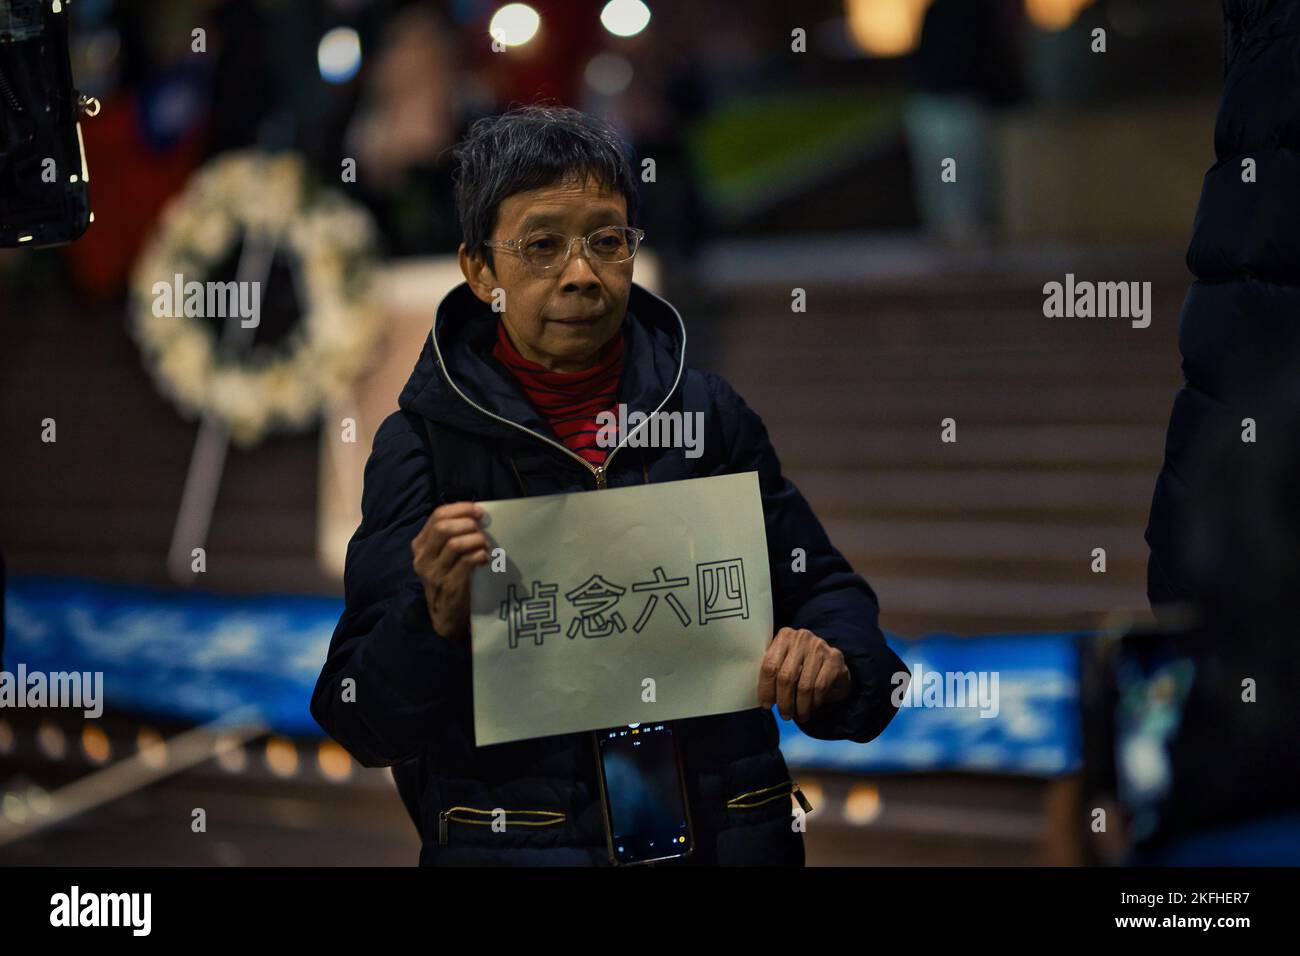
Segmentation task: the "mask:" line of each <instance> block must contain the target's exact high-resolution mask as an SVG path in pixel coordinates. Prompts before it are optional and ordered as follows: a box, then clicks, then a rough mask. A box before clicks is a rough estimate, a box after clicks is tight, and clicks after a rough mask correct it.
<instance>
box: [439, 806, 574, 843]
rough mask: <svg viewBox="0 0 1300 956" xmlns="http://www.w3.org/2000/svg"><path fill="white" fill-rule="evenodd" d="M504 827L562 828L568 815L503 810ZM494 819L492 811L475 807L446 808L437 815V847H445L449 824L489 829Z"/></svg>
mask: <svg viewBox="0 0 1300 956" xmlns="http://www.w3.org/2000/svg"><path fill="white" fill-rule="evenodd" d="M500 809H502V811H503V812H504V814H505V827H506V830H509V829H510V828H511V827H521V826H522V827H555V826H563V824H564V822H565V821H566V820H568V819H569V815H568V814H567V813H565V812H563V811H560V810H505V809H504V808H500ZM495 819H496V817H495V815H494V810H483V809H480V808H477V807H448V808H447V809H446V810H443V811H442V812H441V813H439V814H438V845H439V846H446V845H447V842H448V839H449V830H450V824H452V823H466V824H469V825H470V826H480V827H490V826H492V823H493V821H494V820H495Z"/></svg>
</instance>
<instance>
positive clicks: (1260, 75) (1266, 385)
mask: <svg viewBox="0 0 1300 956" xmlns="http://www.w3.org/2000/svg"><path fill="white" fill-rule="evenodd" d="M1224 68H1225V72H1226V78H1225V84H1224V94H1223V101H1222V103H1221V105H1220V108H1219V115H1218V120H1217V122H1216V125H1215V132H1214V149H1215V157H1216V160H1217V161H1216V162H1215V164H1214V165H1213V166H1212V167H1211V168H1210V170H1209V172H1208V173H1206V175H1205V181H1204V185H1203V187H1202V192H1201V199H1200V204H1199V206H1198V207H1197V210H1196V219H1195V223H1194V225H1193V232H1192V240H1191V244H1190V246H1189V247H1188V251H1187V265H1188V268H1190V269H1191V271H1192V272H1193V273H1194V274H1195V276H1196V281H1195V282H1194V283H1193V284H1192V287H1191V289H1190V290H1189V291H1188V293H1187V298H1186V300H1185V301H1184V303H1183V309H1182V313H1181V315H1180V317H1179V331H1178V344H1179V350H1180V351H1181V353H1182V356H1183V363H1182V366H1183V375H1184V380H1185V384H1184V385H1183V387H1182V388H1181V389H1180V390H1179V392H1178V394H1177V395H1176V397H1175V399H1174V407H1173V412H1172V413H1171V416H1170V421H1169V429H1168V433H1167V437H1166V442H1165V459H1164V464H1163V467H1162V469H1161V472H1160V476H1159V478H1158V480H1157V483H1156V488H1155V493H1154V496H1153V499H1152V505H1151V516H1150V520H1149V522H1148V525H1147V530H1146V540H1147V543H1148V544H1149V545H1150V547H1151V556H1150V561H1149V564H1148V574H1147V591H1148V596H1149V598H1150V600H1151V603H1152V604H1153V605H1155V606H1157V608H1158V607H1159V606H1160V605H1162V604H1165V603H1169V602H1188V603H1191V604H1199V603H1203V602H1204V599H1205V591H1206V589H1207V586H1208V585H1207V575H1208V574H1212V573H1214V570H1215V569H1216V568H1217V569H1222V568H1223V567H1226V566H1230V565H1231V563H1232V560H1233V557H1232V556H1231V555H1223V554H1219V555H1210V554H1204V553H1200V552H1199V551H1198V547H1199V542H1200V541H1201V540H1202V536H1201V535H1199V534H1198V531H1197V523H1198V520H1199V519H1200V517H1201V515H1202V513H1203V512H1204V511H1205V510H1206V509H1207V508H1212V507H1216V506H1217V505H1216V503H1215V502H1214V500H1213V496H1212V493H1211V492H1210V490H1209V489H1210V487H1211V484H1210V482H1211V479H1212V477H1213V473H1214V472H1215V470H1216V469H1218V468H1221V467H1222V465H1223V463H1224V462H1225V461H1226V459H1225V457H1224V456H1225V455H1228V454H1231V453H1232V451H1233V449H1236V450H1237V451H1238V452H1244V453H1249V452H1250V450H1251V449H1252V448H1253V447H1254V446H1252V445H1250V444H1243V443H1242V441H1241V434H1242V432H1243V430H1244V426H1243V424H1242V422H1243V420H1244V419H1247V418H1249V419H1252V420H1254V422H1255V425H1256V430H1257V435H1258V438H1257V440H1258V441H1270V440H1277V438H1278V429H1277V428H1276V427H1270V426H1276V425H1278V424H1279V423H1278V421H1277V419H1276V415H1275V403H1276V402H1277V401H1278V399H1279V396H1281V395H1282V394H1283V390H1284V389H1286V388H1288V387H1290V386H1291V385H1292V384H1293V383H1294V382H1295V381H1296V380H1297V377H1298V376H1300V228H1298V227H1297V223H1300V93H1297V91H1298V90H1300V0H1225V3H1224ZM1258 504H1259V507H1260V508H1270V507H1277V506H1278V505H1280V504H1281V503H1280V502H1263V501H1261V502H1259V503H1258ZM1202 550H1203V549H1202Z"/></svg>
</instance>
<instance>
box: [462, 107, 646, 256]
mask: <svg viewBox="0 0 1300 956" xmlns="http://www.w3.org/2000/svg"><path fill="white" fill-rule="evenodd" d="M453 156H454V157H455V158H456V159H457V160H459V165H458V166H457V168H456V171H455V173H453V178H454V180H455V183H456V212H457V215H458V216H459V218H460V228H461V234H462V239H463V241H464V243H465V250H466V252H467V253H468V254H470V255H474V254H475V253H476V252H477V253H480V254H482V255H484V256H485V257H486V259H487V263H488V265H489V266H493V262H492V250H491V249H489V248H487V247H486V246H484V245H483V240H485V239H488V238H490V237H491V236H492V230H493V229H495V228H496V224H497V213H498V209H499V207H500V205H501V201H502V200H503V199H506V198H507V197H509V196H512V195H514V194H515V193H520V192H526V191H528V190H530V189H540V188H542V187H544V186H553V185H556V184H557V183H560V182H565V181H567V180H569V179H574V178H576V179H579V180H581V179H583V178H584V177H585V176H591V177H594V178H595V179H596V181H597V182H599V183H600V184H601V185H602V186H604V187H605V188H606V189H608V190H610V191H611V192H617V193H622V194H623V197H624V198H625V199H626V200H627V224H628V225H629V226H635V225H636V214H637V191H636V179H635V178H634V177H633V174H632V164H631V161H630V159H629V157H628V155H627V153H626V152H625V149H624V144H623V139H622V137H621V136H619V134H618V131H617V130H615V129H614V127H613V126H612V125H611V124H610V123H609V122H607V121H606V120H604V119H601V118H599V117H596V116H590V115H588V114H586V113H583V112H581V111H580V110H575V109H571V108H569V107H565V106H543V105H531V106H520V107H516V108H515V109H512V110H510V111H509V112H507V113H503V114H501V115H500V116H485V117H482V118H480V119H477V120H475V121H474V123H473V124H472V125H471V126H470V128H469V132H468V133H467V134H466V136H465V139H464V140H462V141H461V142H460V143H459V144H458V145H457V146H456V148H455V150H454V151H453ZM493 267H494V268H495V266H493Z"/></svg>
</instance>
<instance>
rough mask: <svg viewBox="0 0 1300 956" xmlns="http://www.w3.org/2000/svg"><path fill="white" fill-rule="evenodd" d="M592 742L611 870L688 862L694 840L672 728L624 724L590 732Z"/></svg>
mask: <svg viewBox="0 0 1300 956" xmlns="http://www.w3.org/2000/svg"><path fill="white" fill-rule="evenodd" d="M592 737H593V739H594V742H595V747H596V764H597V766H598V767H599V768H600V798H601V802H602V804H603V805H604V808H605V836H606V838H607V839H608V841H609V856H610V859H611V860H612V861H613V862H614V864H616V865H632V864H637V863H657V862H659V861H660V860H672V859H677V858H680V857H685V856H689V855H690V854H691V853H692V852H693V851H694V849H695V837H694V834H693V833H692V830H691V814H690V807H689V805H688V803H687V799H686V777H685V774H684V773H683V772H682V754H681V748H680V747H679V746H678V743H677V735H676V733H675V732H674V730H673V725H672V723H671V722H670V721H665V722H661V723H654V724H627V725H626V726H620V727H612V728H610V729H608V730H597V731H593V733H592Z"/></svg>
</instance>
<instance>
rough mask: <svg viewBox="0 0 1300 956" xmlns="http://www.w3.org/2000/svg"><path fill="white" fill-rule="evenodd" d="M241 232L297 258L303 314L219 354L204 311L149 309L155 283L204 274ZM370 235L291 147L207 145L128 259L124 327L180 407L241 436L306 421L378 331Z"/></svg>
mask: <svg viewBox="0 0 1300 956" xmlns="http://www.w3.org/2000/svg"><path fill="white" fill-rule="evenodd" d="M251 234H258V235H262V236H268V237H272V238H273V241H274V242H275V243H276V245H277V247H279V248H282V249H285V250H287V251H288V252H289V253H290V254H291V256H292V257H293V258H295V259H296V260H297V265H296V267H295V268H296V269H297V270H298V272H297V278H298V284H297V288H298V297H299V302H298V304H299V308H300V310H301V315H300V319H299V321H298V322H297V324H296V325H295V326H294V327H293V329H292V330H291V331H290V332H289V334H288V336H287V337H286V338H285V339H284V340H283V341H282V342H280V343H278V344H276V345H274V346H272V345H257V346H254V347H252V348H249V349H247V350H245V351H244V352H243V353H242V354H241V355H240V356H239V357H238V358H237V359H235V360H223V359H222V358H221V356H220V352H221V350H220V349H219V348H218V333H217V332H216V330H214V328H213V327H212V326H211V325H210V324H209V323H208V322H206V321H205V320H204V319H202V318H195V317H192V316H186V315H184V314H181V315H162V316H160V315H156V314H155V309H154V300H155V296H154V286H155V283H158V282H166V283H169V284H170V283H171V282H172V279H173V276H175V275H177V274H180V275H183V276H184V279H185V281H186V282H189V281H191V280H198V281H203V280H204V279H205V278H206V277H207V275H208V273H209V272H210V271H211V270H212V269H213V268H214V267H215V264H216V263H218V262H220V261H221V260H222V259H223V258H225V257H227V256H229V254H230V250H231V249H233V248H234V246H235V244H236V242H237V241H238V240H239V239H240V238H241V236H242V237H247V236H249V235H251ZM375 236H376V232H375V226H374V223H373V221H372V219H371V218H370V216H369V214H368V213H367V212H366V211H365V210H364V209H363V208H362V207H360V206H358V205H357V204H356V203H354V202H353V201H352V200H350V199H348V198H347V197H346V196H344V195H342V194H341V193H339V192H337V191H336V190H331V189H326V188H320V187H315V186H314V185H313V184H312V183H311V181H310V176H309V173H308V170H307V167H306V165H305V163H304V162H303V160H302V159H301V158H300V157H299V156H298V155H296V154H294V153H278V154H270V153H264V152H260V151H256V150H244V151H239V152H231V153H223V154H221V155H219V156H217V157H216V158H215V159H213V160H212V161H211V162H209V163H208V164H206V165H205V166H203V167H202V168H201V169H199V170H198V171H197V172H196V173H195V174H194V176H193V177H191V179H190V180H189V182H188V183H187V184H186V187H185V189H184V190H183V191H182V192H181V194H180V195H178V196H177V197H175V198H174V199H173V200H172V201H171V202H170V203H169V204H168V205H167V207H166V208H165V209H164V210H163V213H162V216H161V217H160V220H159V224H158V228H157V231H156V232H155V234H154V236H153V238H152V239H151V240H150V241H149V243H147V245H146V247H145V249H144V251H143V252H142V253H141V255H140V257H139V259H138V260H137V262H136V265H135V268H134V270H133V274H132V280H131V305H130V328H131V332H132V335H133V336H134V337H135V339H136V341H137V342H138V343H139V345H140V348H141V350H142V351H143V353H144V360H145V364H146V366H147V367H148V368H149V371H150V373H151V374H152V376H153V379H154V381H155V383H156V384H157V386H158V389H159V390H160V391H161V392H162V393H163V394H164V395H166V396H167V397H168V398H170V399H171V400H172V401H173V402H174V403H175V404H176V405H177V406H178V407H179V409H180V411H181V412H182V414H184V415H185V416H186V417H194V416H196V415H199V414H210V415H213V416H214V417H215V418H216V419H217V420H218V421H220V422H221V423H222V424H223V425H224V426H225V428H226V430H227V432H228V433H229V435H230V438H231V440H232V441H234V442H235V443H236V444H237V445H240V446H243V447H248V446H251V445H255V444H257V443H258V442H259V441H261V440H262V439H263V438H264V437H266V435H267V434H268V433H269V432H271V431H273V430H301V429H303V428H306V427H309V426H310V425H311V424H312V422H314V421H315V420H316V419H317V417H318V416H319V415H320V414H321V413H322V412H323V411H324V410H325V409H326V408H327V407H328V406H329V405H330V403H331V402H333V401H336V400H338V399H340V398H342V397H344V396H345V395H346V390H347V387H348V386H349V385H350V384H351V383H352V382H353V381H354V380H355V379H356V378H357V376H358V375H360V374H361V373H362V372H363V371H364V370H365V368H366V366H367V364H368V363H369V361H370V359H371V357H372V356H373V354H374V352H375V346H376V345H377V344H378V341H379V339H380V337H381V335H382V333H383V317H382V314H381V311H380V309H379V307H378V304H377V302H376V300H375V297H374V295H373V268H372V267H373V262H374V248H375ZM177 311H179V312H182V313H183V312H184V311H185V310H183V309H178V310H177Z"/></svg>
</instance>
